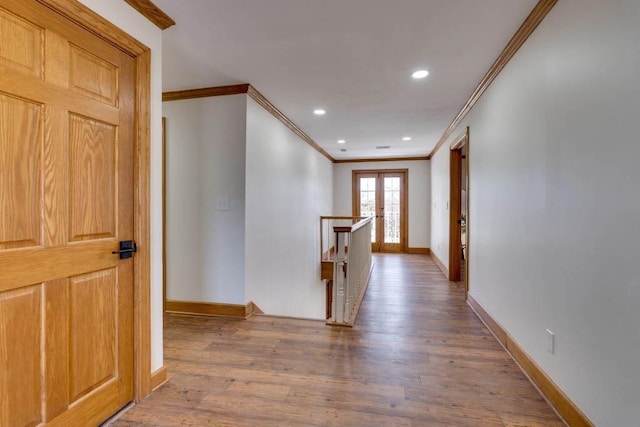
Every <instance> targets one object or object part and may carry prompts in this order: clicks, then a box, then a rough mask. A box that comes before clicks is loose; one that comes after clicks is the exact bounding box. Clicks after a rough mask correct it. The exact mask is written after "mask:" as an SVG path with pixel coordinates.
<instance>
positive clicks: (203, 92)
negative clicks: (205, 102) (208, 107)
mask: <svg viewBox="0 0 640 427" xmlns="http://www.w3.org/2000/svg"><path fill="white" fill-rule="evenodd" d="M249 86H250V85H249V83H245V84H240V85H229V86H216V87H204V88H199V89H187V90H176V91H173V92H163V93H162V102H168V101H181V100H184V99H195V98H207V97H210V96H226V95H239V94H243V93H247V92H248V91H249Z"/></svg>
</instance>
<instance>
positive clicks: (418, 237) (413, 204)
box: [333, 160, 431, 248]
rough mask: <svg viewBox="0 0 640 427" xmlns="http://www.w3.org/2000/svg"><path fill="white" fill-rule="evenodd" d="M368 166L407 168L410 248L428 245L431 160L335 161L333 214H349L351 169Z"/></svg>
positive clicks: (368, 167) (373, 167)
mask: <svg viewBox="0 0 640 427" xmlns="http://www.w3.org/2000/svg"><path fill="white" fill-rule="evenodd" d="M371 169H409V178H408V180H409V197H408V200H409V202H408V203H409V212H408V216H409V228H408V233H409V242H408V244H409V247H410V248H428V247H429V244H430V240H431V238H430V232H431V230H430V227H429V217H430V215H431V212H430V208H429V206H430V203H431V183H430V181H431V176H430V175H431V162H430V161H428V160H411V161H396V162H392V161H390V162H359V163H336V164H334V165H333V204H334V210H333V215H337V216H351V215H352V210H353V203H352V194H351V193H352V190H351V187H352V172H353V171H354V170H371Z"/></svg>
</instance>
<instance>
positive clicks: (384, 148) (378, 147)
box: [376, 145, 391, 150]
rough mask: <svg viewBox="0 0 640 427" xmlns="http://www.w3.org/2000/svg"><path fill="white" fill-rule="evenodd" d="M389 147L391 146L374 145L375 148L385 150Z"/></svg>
mask: <svg viewBox="0 0 640 427" xmlns="http://www.w3.org/2000/svg"><path fill="white" fill-rule="evenodd" d="M389 148H391V146H390V145H378V146H377V147H376V150H386V149H389Z"/></svg>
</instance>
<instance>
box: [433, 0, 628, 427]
mask: <svg viewBox="0 0 640 427" xmlns="http://www.w3.org/2000/svg"><path fill="white" fill-rule="evenodd" d="M639 22H640V3H639V2H637V1H630V0H611V1H607V2H603V1H599V0H563V1H560V2H558V3H557V5H556V6H555V8H554V9H553V10H552V11H551V13H550V14H549V16H548V17H547V18H546V19H545V21H544V22H543V23H542V24H541V26H540V27H539V28H538V29H537V30H536V31H535V33H534V34H533V35H532V37H531V38H530V39H529V40H528V41H527V42H526V44H525V45H524V46H523V48H522V49H521V50H520V51H519V52H518V53H517V54H516V56H515V57H514V58H513V60H512V61H511V62H510V63H509V64H508V65H507V67H506V68H505V70H504V71H503V72H502V73H501V75H500V76H499V77H498V78H497V79H496V80H495V81H494V83H493V84H492V85H491V86H490V87H489V89H488V91H487V92H486V93H485V94H484V95H483V97H482V98H481V99H480V101H479V103H478V104H477V105H476V106H475V108H474V109H473V110H472V112H471V114H470V115H469V116H468V117H467V120H466V122H465V123H463V126H464V125H467V124H468V125H469V126H470V129H471V149H470V179H471V184H470V185H471V187H470V191H471V193H470V195H471V200H470V202H471V212H470V227H471V230H470V232H471V234H470V238H471V246H470V251H471V252H470V287H471V291H470V292H471V294H472V295H473V297H474V298H475V299H476V300H478V301H479V302H480V303H481V304H482V305H483V306H484V307H485V308H486V309H487V311H488V312H489V313H490V314H491V315H492V316H493V317H494V318H495V319H496V320H497V321H498V322H500V323H501V324H502V326H504V327H505V328H506V329H507V331H508V332H509V333H510V334H511V335H512V336H513V337H514V339H515V340H516V341H517V342H518V343H519V344H520V345H521V346H522V347H523V348H524V349H525V350H526V351H527V352H528V353H529V354H530V355H531V356H532V357H533V358H534V359H535V360H536V362H537V363H538V364H539V365H540V366H541V367H542V368H543V369H544V370H545V371H546V372H547V373H548V374H549V375H550V376H551V377H552V378H553V380H554V381H555V382H556V383H557V384H558V385H559V386H560V387H561V388H562V389H563V390H564V391H565V393H567V395H568V396H569V397H570V398H571V399H572V400H573V401H574V402H575V403H576V404H577V405H578V406H579V407H580V408H581V409H582V410H583V411H584V412H585V413H586V415H587V416H588V417H589V418H590V419H591V420H592V421H593V422H595V423H596V424H597V425H601V426H617V427H623V426H637V425H638V407H639V406H640V397H639V396H640V369H638V355H640V310H639V309H638V306H639V304H640V279H639V277H640V276H639V271H638V255H640V250H638V242H639V241H640V227H639V226H638V218H640V201H639V199H638V197H637V195H638V184H639V183H640V168H638V158H640V144H638V130H637V129H638V128H637V122H638V118H639V117H640V103H638V99H640V78H639V77H638V76H639V75H638V70H639V69H640V50H639V49H638V47H637V41H638V40H640V25H638V23H639ZM461 129H462V128H461ZM461 129H460V130H461ZM456 134H457V132H456ZM448 161H449V160H448V150H447V149H446V146H445V147H443V148H442V149H441V150H440V151H439V152H438V153H437V154H436V156H435V158H434V159H433V186H434V190H433V194H434V202H435V203H437V204H441V203H442V202H443V201H445V199H446V198H448V189H446V188H445V182H446V181H447V177H448ZM433 223H434V227H436V226H438V225H437V224H445V223H446V216H445V211H444V210H442V209H438V208H436V209H434V211H433ZM443 230H445V231H444V232H445V233H446V228H444V227H443ZM446 241H447V240H446V239H445V238H444V237H441V236H436V235H435V234H434V236H433V239H432V246H433V247H436V246H437V245H440V246H441V247H442V254H446V253H447V249H446V248H445V247H444V243H445V242H446ZM439 253H440V252H439ZM546 328H549V329H551V330H552V331H553V332H554V333H555V335H556V351H555V354H550V353H548V352H547V351H546V341H545V329H546Z"/></svg>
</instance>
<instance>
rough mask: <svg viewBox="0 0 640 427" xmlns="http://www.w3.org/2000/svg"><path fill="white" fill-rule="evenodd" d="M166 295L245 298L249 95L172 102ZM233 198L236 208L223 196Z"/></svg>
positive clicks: (218, 299) (209, 299) (219, 299)
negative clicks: (224, 206) (223, 204)
mask: <svg viewBox="0 0 640 427" xmlns="http://www.w3.org/2000/svg"><path fill="white" fill-rule="evenodd" d="M163 108H164V115H165V117H166V119H167V124H166V130H167V237H166V239H167V299H169V300H178V301H200V302H218V303H229V304H245V302H246V301H245V287H244V283H245V280H244V270H245V264H244V252H245V249H244V244H245V235H244V231H245V227H244V222H245V208H244V206H245V188H244V187H245V132H246V108H247V96H246V95H232V96H218V97H209V98H199V99H189V100H182V101H171V102H165V103H164V105H163ZM220 198H228V199H229V202H230V203H229V210H218V208H217V206H216V202H217V201H219V199H220Z"/></svg>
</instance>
